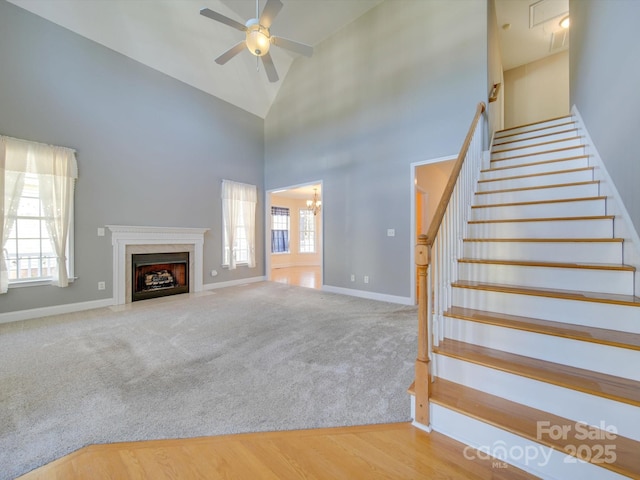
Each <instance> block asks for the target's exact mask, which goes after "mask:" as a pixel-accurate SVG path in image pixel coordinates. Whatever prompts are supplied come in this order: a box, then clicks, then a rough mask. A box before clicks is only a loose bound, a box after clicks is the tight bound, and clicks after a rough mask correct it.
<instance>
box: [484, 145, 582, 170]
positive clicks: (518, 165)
mask: <svg viewBox="0 0 640 480" xmlns="http://www.w3.org/2000/svg"><path fill="white" fill-rule="evenodd" d="M583 147H584V145H583ZM571 148H578V147H571ZM555 151H557V150H549V151H547V152H540V154H543V153H553V152H555ZM558 151H559V150H558ZM533 155H538V153H532V154H529V155H523V156H521V157H509V158H500V159H497V160H491V161H492V162H501V161H504V160H511V159H513V158H523V157H528V156H533ZM583 158H588V155H574V156H571V157H562V158H554V159H551V160H540V161H537V162H529V163H519V164H517V165H509V166H506V167H494V166H492V167H490V168H486V169H483V170H480V173H489V172H496V171H501V170H512V169H514V168H522V167H534V166H536V165H547V164H550V163H559V162H568V161H570V160H580V159H583Z"/></svg>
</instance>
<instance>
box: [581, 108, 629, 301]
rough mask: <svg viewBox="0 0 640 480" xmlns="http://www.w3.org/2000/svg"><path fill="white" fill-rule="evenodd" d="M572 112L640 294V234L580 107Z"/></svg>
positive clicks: (624, 260) (624, 261)
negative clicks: (634, 270)
mask: <svg viewBox="0 0 640 480" xmlns="http://www.w3.org/2000/svg"><path fill="white" fill-rule="evenodd" d="M571 114H572V115H573V116H574V117H575V120H576V124H577V125H578V128H579V131H580V133H581V135H584V139H585V142H584V143H585V145H586V153H587V155H588V156H589V164H590V165H591V166H593V167H594V174H593V175H594V178H593V179H594V180H598V181H599V182H600V195H602V196H606V197H607V207H606V208H607V214H608V215H615V219H614V221H613V229H614V234H615V236H616V237H618V238H623V239H624V248H623V251H622V255H623V258H622V261H623V263H624V264H625V265H631V266H633V267H635V268H636V274H635V276H634V277H635V285H634V286H635V294H636V295H638V294H640V274H639V273H637V272H640V236H639V235H638V232H637V231H636V229H635V228H634V226H633V222H632V221H631V217H630V216H629V212H628V211H627V209H626V207H625V206H624V203H623V202H622V197H620V193H619V192H618V189H617V188H616V185H615V183H614V182H613V180H612V179H611V176H610V175H609V172H608V171H607V167H606V165H605V163H604V162H603V161H602V157H601V156H600V153H599V152H598V149H597V148H596V145H595V143H594V142H593V140H592V139H591V136H590V135H589V132H588V131H587V126H586V125H585V123H584V120H583V119H582V116H581V115H580V112H579V111H578V107H576V106H575V105H573V107H571Z"/></svg>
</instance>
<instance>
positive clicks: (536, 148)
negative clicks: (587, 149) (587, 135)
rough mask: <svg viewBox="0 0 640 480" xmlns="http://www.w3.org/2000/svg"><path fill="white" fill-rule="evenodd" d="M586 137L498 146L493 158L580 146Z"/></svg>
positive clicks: (492, 155) (498, 158)
mask: <svg viewBox="0 0 640 480" xmlns="http://www.w3.org/2000/svg"><path fill="white" fill-rule="evenodd" d="M583 142H584V139H582V138H580V137H578V138H569V139H566V140H560V141H558V142H553V143H546V142H544V141H542V142H537V143H536V144H534V145H531V146H528V147H523V148H517V149H512V148H509V147H508V146H507V148H500V147H498V148H496V149H495V150H494V151H493V152H491V160H500V159H502V158H510V157H516V156H521V155H534V154H536V153H541V152H546V151H547V150H558V149H562V148H572V147H580V146H583Z"/></svg>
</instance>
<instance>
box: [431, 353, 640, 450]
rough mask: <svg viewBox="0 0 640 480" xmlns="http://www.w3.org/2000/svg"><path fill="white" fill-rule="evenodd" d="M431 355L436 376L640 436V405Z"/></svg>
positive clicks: (554, 412) (625, 434) (590, 423)
mask: <svg viewBox="0 0 640 480" xmlns="http://www.w3.org/2000/svg"><path fill="white" fill-rule="evenodd" d="M434 357H435V362H436V363H437V367H436V369H437V371H438V372H439V373H438V377H442V378H445V379H447V380H450V381H452V382H456V383H460V384H462V385H466V386H468V387H471V388H474V389H476V390H480V391H483V392H487V393H490V394H491V395H496V396H499V397H503V398H506V399H507V400H511V401H512V402H517V403H521V404H523V405H526V406H528V407H531V408H536V409H539V410H543V411H545V412H549V413H551V414H554V415H558V416H560V417H564V418H568V419H571V420H575V421H582V422H586V423H588V424H589V425H600V424H601V422H604V424H605V425H606V426H612V427H615V428H616V429H617V431H618V434H619V435H621V436H624V437H628V438H632V439H634V440H640V438H639V437H640V409H639V408H637V407H634V406H633V405H629V404H626V403H621V402H616V401H614V400H609V399H607V398H602V397H599V396H595V395H590V394H587V393H582V392H578V391H576V390H571V389H568V388H563V387H559V386H556V385H552V384H550V383H546V382H540V381H538V380H532V379H529V378H526V377H522V376H520V375H513V374H511V373H507V372H502V371H500V370H495V369H493V368H489V367H485V366H482V365H477V364H474V363H470V362H465V361H462V360H459V359H456V358H450V357H446V356H444V355H435V356H434ZM540 420H541V421H543V420H544V418H541V419H540Z"/></svg>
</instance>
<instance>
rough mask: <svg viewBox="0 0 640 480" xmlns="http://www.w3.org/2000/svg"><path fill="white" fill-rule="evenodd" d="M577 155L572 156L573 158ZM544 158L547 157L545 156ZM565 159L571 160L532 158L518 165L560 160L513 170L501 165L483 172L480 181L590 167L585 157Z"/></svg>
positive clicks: (518, 167) (563, 157)
mask: <svg viewBox="0 0 640 480" xmlns="http://www.w3.org/2000/svg"><path fill="white" fill-rule="evenodd" d="M549 156H551V155H549ZM573 156H575V155H570V157H573ZM543 157H546V155H544V156H543ZM565 158H569V157H567V156H566V155H564V156H562V157H560V159H558V158H538V157H536V158H533V157H531V158H530V159H528V160H527V161H526V162H519V163H518V165H522V164H523V163H535V162H544V161H547V160H558V161H553V162H550V163H535V164H534V165H525V166H517V167H513V168H504V169H503V168H501V167H502V166H504V167H507V166H508V165H500V166H498V167H496V166H494V168H492V169H490V170H483V171H482V173H481V174H480V180H494V179H499V178H505V177H517V176H520V175H537V174H540V173H547V172H556V171H559V170H573V169H577V168H586V167H588V166H589V159H588V158H585V157H578V158H571V159H569V160H562V159H565Z"/></svg>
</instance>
